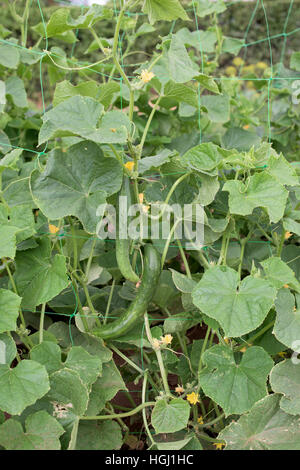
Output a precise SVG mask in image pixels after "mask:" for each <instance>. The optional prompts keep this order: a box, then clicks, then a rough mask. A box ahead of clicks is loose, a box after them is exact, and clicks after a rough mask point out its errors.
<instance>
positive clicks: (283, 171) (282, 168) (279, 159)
mask: <svg viewBox="0 0 300 470" xmlns="http://www.w3.org/2000/svg"><path fill="white" fill-rule="evenodd" d="M266 172H267V173H269V174H270V175H271V176H273V177H274V178H276V179H277V181H278V182H279V183H281V184H282V185H291V186H296V185H298V184H299V178H298V176H297V172H296V170H295V169H294V168H293V167H292V165H291V164H290V163H289V162H288V161H287V160H286V159H285V158H284V156H283V155H271V157H270V159H269V160H268V165H267V168H266Z"/></svg>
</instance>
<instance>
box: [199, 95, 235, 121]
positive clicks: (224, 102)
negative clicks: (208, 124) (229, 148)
mask: <svg viewBox="0 0 300 470" xmlns="http://www.w3.org/2000/svg"><path fill="white" fill-rule="evenodd" d="M201 105H202V106H204V107H205V108H206V109H207V113H208V117H209V119H210V120H211V121H212V122H220V123H224V122H227V121H229V119H230V102H229V97H228V96H227V95H216V96H215V95H204V96H202V97H201Z"/></svg>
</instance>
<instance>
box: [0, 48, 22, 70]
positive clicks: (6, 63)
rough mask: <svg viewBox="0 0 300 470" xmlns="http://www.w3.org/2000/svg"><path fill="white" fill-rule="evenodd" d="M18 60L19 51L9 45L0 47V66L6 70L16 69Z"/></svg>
mask: <svg viewBox="0 0 300 470" xmlns="http://www.w3.org/2000/svg"><path fill="white" fill-rule="evenodd" d="M19 60H20V55H19V51H18V49H17V48H16V47H15V46H10V45H9V44H1V45H0V64H1V65H3V67H7V68H8V69H16V68H17V66H18V63H19Z"/></svg>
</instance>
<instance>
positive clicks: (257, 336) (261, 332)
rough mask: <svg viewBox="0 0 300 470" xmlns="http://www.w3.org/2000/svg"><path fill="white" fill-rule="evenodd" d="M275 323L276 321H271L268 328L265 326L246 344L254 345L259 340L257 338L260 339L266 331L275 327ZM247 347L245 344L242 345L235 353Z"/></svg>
mask: <svg viewBox="0 0 300 470" xmlns="http://www.w3.org/2000/svg"><path fill="white" fill-rule="evenodd" d="M274 323H275V321H271V322H270V323H268V324H267V325H266V326H264V327H263V328H262V329H261V330H260V331H258V332H257V333H256V334H255V335H253V336H251V338H249V339H248V340H247V341H246V344H253V342H254V341H255V340H257V338H259V337H260V336H262V335H263V334H264V333H265V332H266V331H268V330H269V329H270V328H272V326H274ZM244 346H245V344H241V346H239V347H238V348H236V349H235V351H240V350H241V349H243V347H244Z"/></svg>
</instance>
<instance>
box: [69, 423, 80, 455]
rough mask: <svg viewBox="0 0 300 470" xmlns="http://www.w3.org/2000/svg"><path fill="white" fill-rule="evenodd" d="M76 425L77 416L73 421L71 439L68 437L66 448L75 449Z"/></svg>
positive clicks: (77, 424)
mask: <svg viewBox="0 0 300 470" xmlns="http://www.w3.org/2000/svg"><path fill="white" fill-rule="evenodd" d="M78 426H79V418H76V419H75V422H74V425H73V428H72V432H71V439H70V443H69V447H68V450H75V449H76V442H77V435H78Z"/></svg>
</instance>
